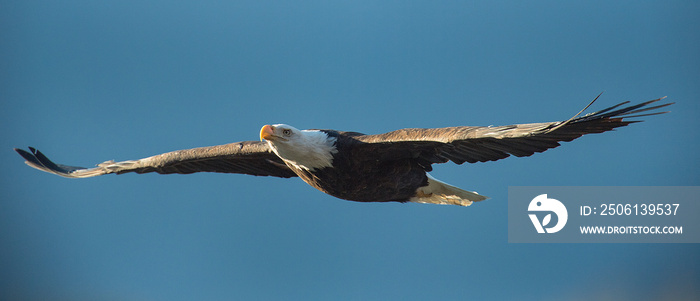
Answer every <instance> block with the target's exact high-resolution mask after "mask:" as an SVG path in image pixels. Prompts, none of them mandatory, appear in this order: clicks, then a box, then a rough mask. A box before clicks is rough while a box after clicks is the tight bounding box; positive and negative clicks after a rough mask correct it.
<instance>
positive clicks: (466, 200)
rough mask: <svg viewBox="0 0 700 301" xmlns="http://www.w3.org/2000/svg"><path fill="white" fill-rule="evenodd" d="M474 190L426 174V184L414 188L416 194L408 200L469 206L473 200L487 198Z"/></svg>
mask: <svg viewBox="0 0 700 301" xmlns="http://www.w3.org/2000/svg"><path fill="white" fill-rule="evenodd" d="M487 198H488V197H485V196H483V195H480V194H478V193H476V192H472V191H466V190H463V189H460V188H457V187H455V186H452V185H450V184H447V183H445V182H441V181H439V180H438V179H435V178H433V177H432V176H430V175H428V185H427V186H423V187H420V188H418V189H417V190H416V196H414V197H412V198H411V199H410V200H409V201H411V202H414V203H429V204H444V205H460V206H469V205H471V204H472V203H473V202H478V201H483V200H485V199H487Z"/></svg>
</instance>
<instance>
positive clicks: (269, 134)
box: [260, 124, 275, 141]
mask: <svg viewBox="0 0 700 301" xmlns="http://www.w3.org/2000/svg"><path fill="white" fill-rule="evenodd" d="M274 137H275V128H273V127H272V126H271V125H269V124H266V125H265V126H263V127H262V129H260V141H263V139H265V140H270V138H273V139H274Z"/></svg>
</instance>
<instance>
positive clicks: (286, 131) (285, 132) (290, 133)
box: [282, 129, 292, 137]
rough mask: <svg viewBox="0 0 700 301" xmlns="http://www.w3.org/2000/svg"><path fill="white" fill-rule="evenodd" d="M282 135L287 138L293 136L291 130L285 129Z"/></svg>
mask: <svg viewBox="0 0 700 301" xmlns="http://www.w3.org/2000/svg"><path fill="white" fill-rule="evenodd" d="M282 134H283V135H285V136H287V137H289V136H291V135H292V130H290V129H284V130H283V131H282Z"/></svg>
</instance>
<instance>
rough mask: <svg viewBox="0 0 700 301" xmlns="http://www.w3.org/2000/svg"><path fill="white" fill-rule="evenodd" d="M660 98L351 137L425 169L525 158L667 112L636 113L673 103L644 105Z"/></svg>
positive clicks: (365, 146) (385, 155) (367, 148)
mask: <svg viewBox="0 0 700 301" xmlns="http://www.w3.org/2000/svg"><path fill="white" fill-rule="evenodd" d="M599 96H600V95H599ZM596 99H597V97H596ZM662 99H663V98H659V99H655V100H651V101H647V102H643V103H640V104H637V105H632V106H627V107H622V106H623V105H625V104H628V103H629V101H627V102H623V103H620V104H618V105H615V106H612V107H609V108H607V109H604V110H601V111H598V112H594V113H590V114H587V115H584V116H581V117H578V115H579V114H581V112H583V110H581V112H579V114H576V115H575V116H574V117H572V118H570V119H569V120H566V121H555V122H544V123H529V124H515V125H506V126H489V127H470V126H460V127H447V128H435V129H401V130H397V131H393V132H389V133H384V134H379V135H366V136H359V137H355V139H357V140H358V141H360V142H361V143H360V145H359V146H358V149H361V150H362V152H365V151H366V152H368V153H370V154H373V155H374V156H379V157H380V158H383V159H389V158H401V157H403V158H405V157H410V158H416V159H418V160H419V162H421V165H423V166H424V167H425V168H426V170H428V171H430V170H431V169H432V168H431V167H430V164H433V163H445V162H447V161H452V162H455V163H457V164H462V163H464V162H469V163H475V162H486V161H495V160H499V159H503V158H506V157H509V156H510V155H514V156H517V157H526V156H530V155H532V154H534V153H539V152H543V151H545V150H548V149H550V148H555V147H557V146H559V145H560V144H559V142H562V141H571V140H574V139H576V138H578V137H581V136H583V135H585V134H591V133H602V132H606V131H610V130H612V129H614V128H617V127H621V126H626V125H628V124H631V123H635V122H640V121H628V120H625V119H624V118H633V117H641V116H649V115H657V114H663V113H667V112H651V113H645V114H639V113H642V112H647V111H651V110H656V109H659V108H662V107H665V106H668V105H671V104H673V103H667V104H662V105H656V106H651V107H649V105H650V104H652V103H655V102H657V101H659V100H662ZM593 102H595V99H594V100H593ZM593 102H591V103H590V104H589V105H588V106H590V105H591V104H593ZM588 106H586V108H588ZM620 107H622V108H620ZM586 108H584V110H585V109H586Z"/></svg>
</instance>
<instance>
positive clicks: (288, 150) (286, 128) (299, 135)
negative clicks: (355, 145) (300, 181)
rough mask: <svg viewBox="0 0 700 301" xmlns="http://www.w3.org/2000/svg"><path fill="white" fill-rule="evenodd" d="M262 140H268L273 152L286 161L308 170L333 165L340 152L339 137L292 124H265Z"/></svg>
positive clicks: (261, 131)
mask: <svg viewBox="0 0 700 301" xmlns="http://www.w3.org/2000/svg"><path fill="white" fill-rule="evenodd" d="M260 140H261V141H262V140H265V141H267V144H268V145H269V146H270V148H271V149H272V151H273V152H275V154H276V155H277V156H278V157H280V158H281V159H282V160H284V161H285V162H287V163H289V164H291V165H293V166H295V167H297V168H303V169H306V170H310V171H313V170H315V169H317V168H324V167H331V166H333V155H334V154H335V153H337V152H338V149H337V147H336V142H337V138H336V137H331V136H329V135H328V134H326V133H325V132H324V131H320V130H299V129H297V128H295V127H293V126H291V125H286V124H275V125H265V126H263V127H262V129H260Z"/></svg>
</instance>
